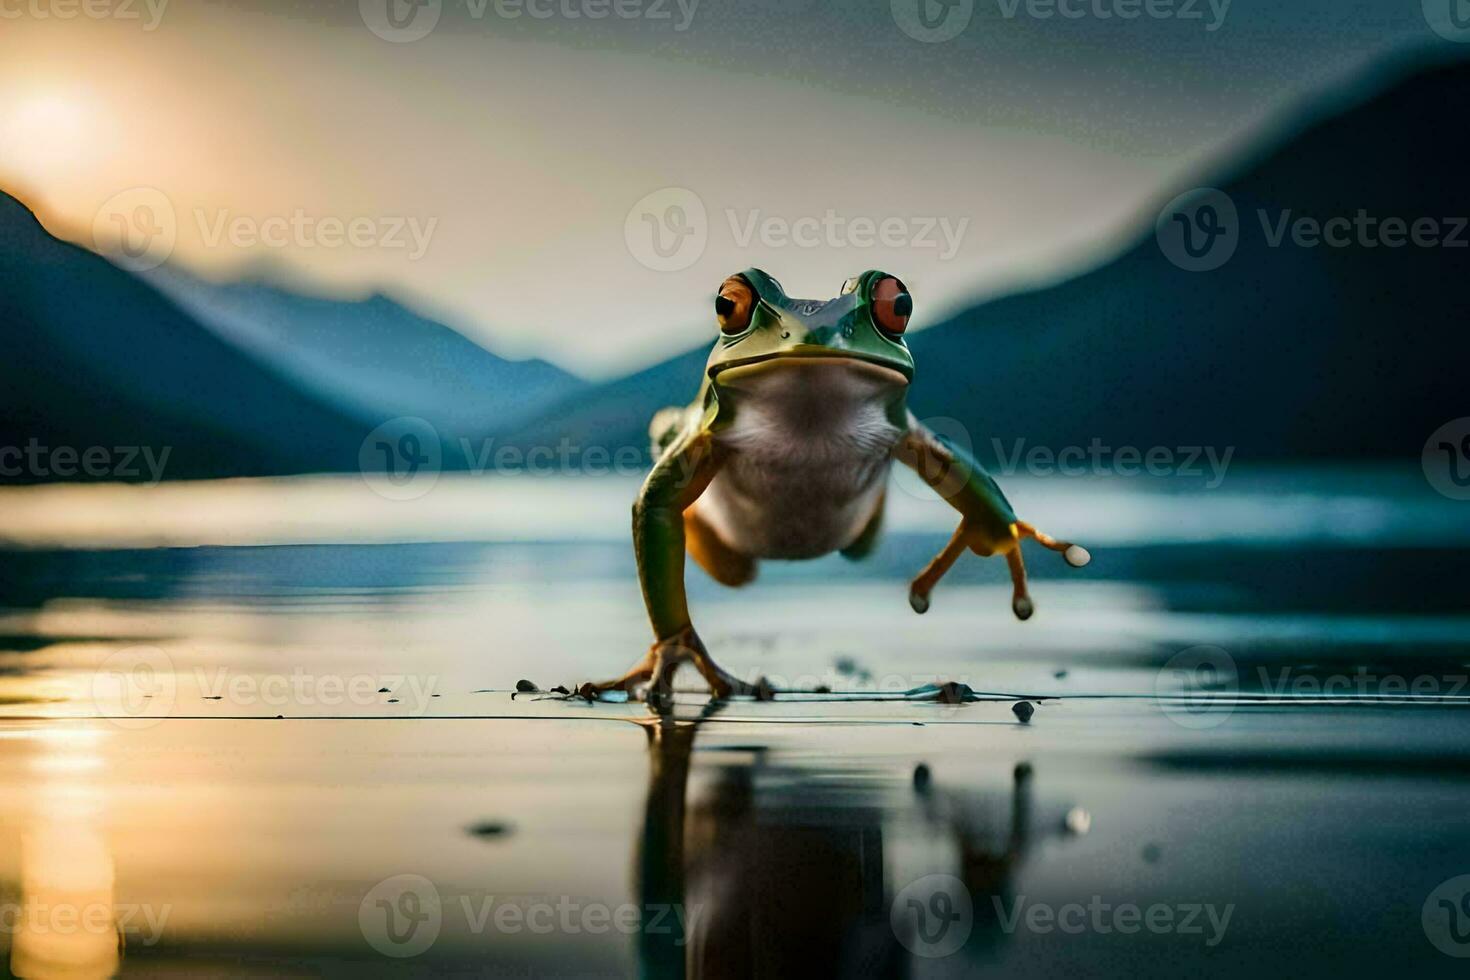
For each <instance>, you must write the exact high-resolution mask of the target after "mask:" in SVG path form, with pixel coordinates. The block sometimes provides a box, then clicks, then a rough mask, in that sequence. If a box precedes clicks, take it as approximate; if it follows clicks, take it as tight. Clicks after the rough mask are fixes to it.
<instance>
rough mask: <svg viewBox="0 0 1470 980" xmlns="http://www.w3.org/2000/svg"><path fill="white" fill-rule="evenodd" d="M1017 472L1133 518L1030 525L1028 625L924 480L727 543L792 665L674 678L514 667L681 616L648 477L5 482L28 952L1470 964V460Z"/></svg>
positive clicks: (108, 962) (9, 876)
mask: <svg viewBox="0 0 1470 980" xmlns="http://www.w3.org/2000/svg"><path fill="white" fill-rule="evenodd" d="M1006 486H1007V489H1008V492H1009V493H1010V495H1011V497H1012V500H1013V502H1014V503H1015V504H1016V505H1017V509H1018V510H1019V511H1021V512H1022V513H1023V515H1025V516H1026V517H1027V518H1028V519H1030V520H1032V521H1034V522H1035V523H1037V524H1038V525H1040V526H1041V527H1043V528H1044V529H1047V530H1050V531H1052V532H1053V533H1056V534H1058V535H1065V536H1069V537H1072V538H1074V539H1076V540H1078V541H1079V542H1081V543H1084V544H1086V545H1088V546H1089V547H1090V548H1091V549H1092V551H1093V555H1094V561H1093V563H1092V565H1090V566H1089V567H1088V568H1086V569H1083V570H1072V569H1069V568H1067V567H1066V566H1065V565H1064V564H1063V563H1062V562H1061V560H1060V559H1059V558H1056V557H1055V556H1053V555H1050V554H1047V553H1042V552H1038V553H1034V554H1032V555H1030V568H1031V572H1032V577H1033V593H1034V596H1035V598H1036V602H1037V607H1038V613H1037V615H1036V617H1035V618H1034V619H1032V620H1031V621H1030V622H1027V623H1024V624H1023V623H1018V622H1016V621H1015V620H1014V619H1013V618H1012V617H1011V614H1010V611H1009V601H1008V597H1009V586H1008V583H1007V579H1006V576H1005V571H1004V567H1003V565H1002V564H1001V563H998V562H994V561H981V560H979V559H973V558H971V559H967V560H962V561H961V563H960V565H959V566H958V567H957V568H956V569H955V571H954V572H952V573H951V576H950V577H949V578H948V579H946V581H945V582H944V583H942V584H941V585H940V586H939V588H938V590H936V592H935V594H934V603H933V608H932V609H931V611H930V612H929V613H928V615H925V616H923V617H920V616H916V615H914V614H913V613H912V611H910V609H909V608H908V604H907V602H906V586H905V583H906V582H907V579H908V578H909V577H910V576H912V575H913V574H914V573H915V572H916V571H917V570H918V569H919V568H920V567H921V566H922V565H923V564H924V563H925V562H926V561H927V560H928V558H929V557H931V555H932V554H933V552H934V551H936V550H937V549H938V548H939V546H940V545H941V544H942V543H943V541H944V539H945V536H946V535H947V534H948V532H949V531H950V530H952V527H953V519H952V517H951V516H950V512H949V510H948V508H947V507H946V506H945V505H943V504H942V503H939V502H936V501H933V500H931V499H929V498H927V497H926V496H925V495H924V494H923V493H922V492H920V491H919V490H917V489H915V488H911V487H907V486H904V485H900V486H898V487H896V488H895V490H894V491H893V493H892V494H891V495H890V496H891V498H892V500H893V502H894V507H893V513H892V515H891V516H892V519H891V521H890V530H891V533H890V534H889V535H888V536H887V537H886V538H885V540H884V542H883V544H882V546H881V547H880V549H879V551H878V553H877V554H876V555H875V556H874V558H873V559H871V560H870V561H868V562H864V563H857V564H854V563H849V562H846V561H844V560H842V559H840V558H833V559H823V560H820V561H817V562H811V563H801V564H787V565H775V564H772V565H767V566H765V567H763V568H762V571H761V576H760V578H759V580H758V581H757V582H756V583H755V584H753V585H752V586H750V587H748V588H747V589H744V590H740V591H731V590H726V589H723V588H721V587H719V586H716V585H714V584H713V583H711V582H709V581H708V580H707V579H705V578H704V576H703V574H702V573H701V572H699V571H698V570H697V569H693V570H691V572H690V576H689V578H690V585H691V596H692V602H693V605H694V610H695V619H696V622H697V623H698V625H699V627H700V630H701V633H702V634H703V636H704V638H705V639H706V641H707V642H708V644H709V645H710V647H711V650H712V652H714V654H715V655H716V657H717V658H719V659H720V660H721V662H722V663H723V664H724V665H725V666H726V667H727V668H729V669H730V670H731V671H732V672H735V673H737V674H741V675H743V676H747V677H751V678H755V677H758V676H765V677H767V678H768V679H770V681H771V682H772V684H773V685H774V686H775V687H777V688H778V689H780V690H782V691H786V692H792V693H783V694H781V695H778V697H777V699H776V700H775V701H774V702H771V703H756V702H749V701H736V702H733V703H731V704H728V705H726V706H725V707H724V708H723V709H722V710H719V711H714V712H710V711H707V710H705V709H704V706H703V702H704V698H703V697H701V696H700V694H699V693H698V692H697V690H695V688H694V685H693V680H694V678H693V676H692V675H691V676H690V677H687V678H684V681H685V682H686V684H687V685H688V688H689V689H688V690H687V691H686V692H685V693H683V694H681V696H680V699H679V704H678V707H677V710H676V712H675V717H674V718H673V719H662V720H661V719H656V718H654V717H653V716H651V715H650V714H649V712H648V711H647V710H646V709H645V708H644V707H643V706H641V705H638V704H596V705H589V704H586V703H583V702H576V701H561V700H553V699H542V700H538V699H536V698H535V697H534V696H532V697H527V696H525V695H522V696H520V697H518V698H516V699H514V700H513V699H512V698H511V695H510V692H511V691H512V690H513V689H514V687H515V684H516V682H517V681H518V680H521V679H529V680H531V681H534V682H535V683H537V684H538V685H539V686H540V687H542V688H550V687H552V686H553V685H557V684H566V685H572V684H575V683H576V682H578V681H582V680H589V679H596V678H600V677H603V676H609V675H612V674H615V673H619V672H621V671H622V670H623V669H624V668H626V667H627V666H628V664H629V663H630V662H632V661H633V660H634V659H636V658H637V657H638V656H639V655H640V654H641V653H642V651H643V649H644V648H645V647H646V644H647V642H648V635H647V625H646V622H645V620H644V617H643V612H642V608H641V603H640V600H639V596H638V587H637V581H636V577H635V572H634V568H633V563H632V557H631V549H630V546H629V543H628V541H627V526H628V516H627V515H628V505H629V503H630V502H631V499H632V496H633V493H634V492H635V489H636V481H633V480H624V479H570V478H563V479H559V480H557V479H539V478H519V479H517V478H505V477H498V478H486V479H468V478H465V479H452V478H449V477H445V478H444V479H442V480H440V481H439V483H438V484H437V485H436V486H434V488H433V489H432V491H431V492H429V493H427V494H426V495H424V496H422V497H419V498H417V499H414V500H406V501H405V500H389V499H386V498H384V497H383V496H380V495H379V494H377V493H375V492H374V491H373V490H372V489H371V488H370V487H368V486H366V485H365V484H364V483H363V481H361V480H359V479H356V478H350V479H349V478H340V479H339V478H331V479H312V480H297V481H238V482H233V481H232V482H225V483H216V484H180V485H165V486H160V487H155V488H118V487H71V488H35V489H20V490H5V491H0V541H3V542H4V543H5V544H6V546H7V547H8V548H9V549H10V550H7V551H4V552H3V553H0V607H3V609H0V947H4V956H3V962H4V964H5V965H6V966H8V969H9V970H10V971H11V973H12V974H14V975H17V976H25V977H77V978H83V977H102V976H108V975H111V974H113V973H122V974H123V975H137V976H172V975H178V976H201V975H225V976H261V975H303V976H321V975H338V974H342V975H354V976H360V975H370V976H376V975H403V974H407V975H415V974H423V975H428V974H437V973H446V972H447V973H453V974H456V975H462V976H481V975H487V976H548V977H550V976H555V977H564V976H626V975H630V974H637V973H640V972H641V973H644V974H646V975H654V976H679V975H688V976H748V975H753V974H754V975H765V976H793V975H804V974H806V973H815V974H817V975H823V974H828V975H842V976H869V975H874V976H891V975H912V976H921V977H927V976H972V975H981V976H984V975H994V976H1007V977H1011V976H1047V977H1054V976H1059V975H1076V976H1084V975H1085V976H1091V975H1099V974H1103V973H1109V974H1111V973H1126V974H1131V975H1140V976H1170V977H1173V976H1178V975H1180V974H1181V973H1183V974H1186V975H1195V976H1235V975H1238V974H1241V973H1249V972H1254V973H1256V974H1258V975H1262V976H1275V975H1280V974H1283V973H1291V974H1293V975H1305V976H1335V977H1340V976H1357V975H1362V976H1382V975H1385V974H1388V973H1390V972H1393V973H1397V974H1403V975H1416V976H1419V975H1427V976H1440V975H1444V976H1449V975H1462V974H1463V972H1464V969H1465V963H1466V961H1465V960H1464V959H1462V958H1460V957H1465V956H1467V955H1470V899H1467V898H1466V895H1467V894H1470V877H1467V878H1464V879H1460V878H1459V876H1462V875H1467V876H1470V682H1467V679H1466V678H1467V675H1470V666H1467V664H1470V596H1467V583H1470V575H1467V572H1470V552H1467V550H1466V546H1467V544H1470V504H1466V503H1457V502H1454V501H1449V500H1446V499H1444V498H1442V497H1440V496H1438V495H1436V494H1435V493H1434V492H1433V491H1432V490H1431V489H1430V488H1429V486H1428V484H1427V483H1426V482H1425V481H1424V479H1423V476H1422V474H1420V473H1419V472H1418V470H1417V467H1415V466H1413V465H1410V466H1407V467H1403V468H1398V469H1393V468H1357V469H1300V468H1297V469H1272V470H1265V469H1256V470H1247V469H1245V468H1243V467H1234V468H1232V469H1231V470H1230V472H1229V474H1228V476H1227V477H1226V479H1225V480H1224V482H1223V483H1222V484H1221V485H1220V486H1219V487H1217V488H1213V489H1210V488H1206V487H1205V486H1204V481H1203V480H1186V479H1178V480H1171V479H1157V478H1155V479H1150V478H1136V479H1123V478H1111V479H1105V478H1089V479H1085V480H1057V479H1052V480H1041V479H1030V480H1028V479H1010V480H1007V481H1006ZM945 681H955V682H958V683H961V684H964V685H968V687H969V688H970V689H971V690H972V691H973V692H975V694H974V696H973V698H971V699H970V700H968V701H967V703H961V704H951V703H941V702H940V701H937V700H935V699H934V698H933V697H932V690H933V689H932V686H931V685H934V684H936V683H941V682H945ZM823 691H830V693H819V692H823ZM1018 701H1026V702H1027V703H1029V704H1031V705H1032V706H1033V707H1034V715H1033V716H1032V717H1031V718H1030V720H1029V722H1025V723H1023V722H1022V721H1021V720H1020V718H1019V717H1018V716H1017V714H1016V711H1015V708H1014V706H1015V705H1016V704H1017V702H1018ZM1457 879H1458V880H1457ZM120 935H121V936H122V938H123V940H124V941H123V942H122V943H119V940H118V937H119V936H120Z"/></svg>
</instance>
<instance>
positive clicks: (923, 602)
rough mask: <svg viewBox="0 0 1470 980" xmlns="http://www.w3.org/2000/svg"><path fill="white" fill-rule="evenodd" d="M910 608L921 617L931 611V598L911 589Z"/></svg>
mask: <svg viewBox="0 0 1470 980" xmlns="http://www.w3.org/2000/svg"><path fill="white" fill-rule="evenodd" d="M909 608H910V609H912V610H913V611H914V612H916V613H918V614H919V615H920V616H922V615H924V614H925V613H926V612H928V611H929V597H928V596H927V595H923V594H921V593H919V592H918V591H916V590H914V589H909Z"/></svg>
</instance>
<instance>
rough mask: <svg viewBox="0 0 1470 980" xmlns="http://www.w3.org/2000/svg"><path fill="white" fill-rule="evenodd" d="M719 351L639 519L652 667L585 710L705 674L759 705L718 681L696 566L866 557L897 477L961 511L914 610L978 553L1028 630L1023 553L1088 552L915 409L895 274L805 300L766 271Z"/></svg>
mask: <svg viewBox="0 0 1470 980" xmlns="http://www.w3.org/2000/svg"><path fill="white" fill-rule="evenodd" d="M714 307H715V310H714V312H715V321H716V323H717V325H718V327H719V338H718V339H717V340H716V342H715V346H714V350H713V351H712V352H711V354H710V357H709V362H708V363H707V364H706V366H705V370H704V378H703V380H702V382H701V384H700V389H699V396H698V397H697V398H696V399H695V400H694V402H693V403H692V404H690V405H688V406H686V407H681V408H666V409H664V410H662V411H660V412H659V413H658V414H657V415H656V416H655V417H654V420H653V424H652V426H651V427H650V435H651V437H652V439H653V444H654V446H653V449H654V455H655V457H656V458H657V462H656V463H655V464H654V466H653V469H652V471H651V472H650V473H649V475H648V478H647V479H646V480H645V481H644V483H643V488H642V490H641V491H640V492H639V494H638V499H637V501H636V503H635V504H634V505H633V547H634V551H635V553H636V556H637V562H638V576H639V580H640V583H641V585H642V588H643V600H644V604H645V605H646V606H647V609H648V617H649V620H650V622H651V623H652V626H653V634H654V643H653V645H652V647H650V648H649V651H648V653H647V655H646V656H645V657H644V658H643V659H642V660H640V661H639V662H638V663H637V664H635V665H634V666H633V668H632V669H631V670H629V671H628V672H627V673H626V674H624V675H623V676H621V677H619V678H616V679H614V680H610V681H606V682H603V683H601V684H585V685H583V686H582V688H581V693H582V694H583V695H584V696H586V697H589V698H597V697H598V696H599V695H601V694H603V693H605V692H608V691H613V690H620V691H626V692H629V693H631V692H633V691H635V690H636V689H639V688H644V687H646V689H647V691H648V695H649V698H650V700H654V699H666V698H667V697H669V695H670V694H671V693H672V687H671V685H672V680H673V675H674V672H675V671H676V670H677V669H678V667H679V666H680V665H681V664H684V663H686V662H687V663H692V664H693V665H694V666H695V668H696V669H697V670H698V671H699V672H700V674H701V675H703V677H704V679H705V681H706V682H707V683H708V684H709V688H710V692H711V694H712V695H713V697H714V698H716V699H723V698H727V697H729V696H730V695H732V694H745V695H754V694H757V693H763V691H761V689H760V688H759V687H758V686H757V685H752V684H749V683H746V682H745V681H742V680H740V679H738V678H736V677H734V676H733V675H731V674H729V673H727V672H726V671H725V670H723V669H721V668H720V667H719V666H718V665H717V664H716V663H715V662H714V660H713V659H712V658H711V657H710V655H709V652H708V651H707V650H706V649H705V646H704V644H703V642H701V640H700V638H699V634H698V633H696V632H695V629H694V624H693V622H692V621H691V620H690V617H689V603H688V600H687V598H686V596H685V591H684V556H685V554H686V553H687V554H688V555H690V556H692V557H693V559H694V561H695V562H696V563H698V564H699V566H700V567H701V568H703V569H704V570H705V571H706V572H707V573H709V575H710V576H711V577H712V578H714V579H715V580H716V581H717V582H720V583H723V584H724V585H727V586H741V585H745V584H747V583H748V582H750V581H751V580H752V579H754V578H755V574H756V565H757V562H759V561H760V560H762V559H768V558H769V559H787V560H800V559H807V558H816V557H819V556H822V555H827V554H830V553H832V552H834V551H836V552H841V553H842V554H843V555H844V556H845V557H847V558H850V559H854V560H856V559H860V558H863V557H864V556H866V555H868V554H869V553H870V552H871V551H872V550H873V548H874V546H875V545H876V543H877V540H878V534H879V530H880V528H881V526H882V522H883V506H884V493H885V490H886V488H887V486H888V476H889V470H890V467H891V466H892V463H893V462H894V461H895V460H897V461H898V462H900V463H903V464H904V465H905V466H908V467H911V468H912V469H913V470H914V472H916V473H917V474H918V475H919V477H920V478H921V479H922V480H923V481H924V482H925V483H926V484H928V485H929V486H931V487H932V488H933V489H934V490H935V492H936V493H938V494H939V495H940V496H941V497H943V498H944V499H945V500H947V501H948V502H949V503H950V505H951V506H953V507H954V509H955V510H956V511H958V512H959V515H960V521H959V527H958V528H957V529H956V530H955V532H954V535H953V536H952V537H951V538H950V540H949V543H948V544H946V545H945V547H944V548H943V550H941V551H940V552H939V554H938V555H937V556H936V557H935V558H934V560H933V561H931V562H930V563H929V564H928V566H927V567H925V568H924V569H923V571H921V572H920V573H919V574H918V576H917V577H916V578H915V579H914V580H913V581H912V583H911V584H910V586H909V605H910V606H911V607H912V608H913V610H914V611H915V612H917V613H923V612H925V611H926V610H927V609H928V608H929V602H930V592H931V591H932V590H933V588H934V586H935V584H936V583H938V581H939V580H940V578H941V577H942V576H943V575H944V573H945V572H946V571H948V570H949V568H950V567H951V566H952V565H953V564H954V563H955V561H956V560H957V559H958V558H959V557H960V555H961V554H963V553H964V552H965V551H966V550H968V551H972V552H974V553H975V554H977V555H981V556H990V555H1001V556H1004V558H1005V560H1006V562H1007V564H1008V565H1009V567H1010V573H1011V582H1012V586H1013V591H1012V598H1011V609H1012V611H1013V612H1014V613H1015V615H1016V617H1017V618H1019V619H1022V620H1025V619H1029V618H1030V617H1031V614H1032V613H1033V612H1034V610H1035V606H1034V605H1033V603H1032V601H1031V597H1030V595H1029V594H1028V592H1027V589H1026V565H1025V562H1024V561H1023V560H1022V557H1021V542H1022V541H1023V540H1025V539H1028V538H1029V539H1031V540H1033V541H1035V542H1037V543H1038V544H1040V545H1041V546H1042V547H1045V548H1049V549H1051V550H1052V551H1056V552H1060V553H1061V554H1062V555H1063V557H1064V558H1065V559H1066V561H1067V562H1068V564H1070V565H1072V566H1074V567H1081V566H1082V565H1085V564H1087V562H1088V561H1089V557H1090V556H1089V555H1088V553H1087V551H1086V549H1084V548H1082V547H1080V546H1078V545H1074V544H1070V543H1068V542H1066V541H1058V540H1056V539H1055V538H1052V537H1051V536H1049V535H1047V534H1044V533H1043V532H1041V531H1039V530H1037V529H1036V528H1035V527H1033V526H1032V525H1030V524H1028V523H1026V522H1025V521H1022V520H1019V519H1018V518H1017V517H1016V514H1015V512H1014V511H1013V510H1012V509H1011V505H1010V504H1009V503H1008V502H1007V501H1006V498H1005V495H1004V494H1003V493H1001V490H1000V487H999V486H997V485H996V482H995V481H994V480H993V479H992V478H991V477H990V475H989V474H987V473H986V472H985V470H984V469H983V468H981V466H980V464H979V463H978V462H976V461H975V459H974V458H973V457H972V456H971V455H970V454H969V453H968V452H966V451H965V450H964V449H963V448H962V447H960V446H957V445H955V444H954V443H952V442H950V441H949V440H946V439H944V438H942V437H940V436H938V435H936V434H935V433H934V432H932V431H930V430H929V429H927V428H926V427H925V426H924V425H922V424H921V423H920V422H919V420H918V419H916V418H915V417H914V415H913V413H912V412H910V411H909V410H908V407H907V403H906V402H907V394H908V388H909V384H910V383H911V382H912V381H913V379H914V360H913V356H912V355H911V354H910V353H909V348H908V345H907V344H906V343H905V342H904V331H905V329H906V328H907V327H908V323H909V319H910V317H911V316H912V315H913V298H912V296H911V295H910V293H909V290H908V287H906V286H905V285H904V284H903V282H902V281H901V280H900V279H898V278H897V277H896V276H893V275H890V274H889V273H886V272H882V271H879V270H870V271H868V272H865V273H863V274H862V275H860V276H856V277H854V278H852V279H849V280H847V281H846V282H845V283H844V284H843V286H842V291H841V292H840V293H839V294H838V296H837V297H836V298H835V299H829V300H808V299H793V298H791V297H789V296H787V295H786V291H785V290H784V289H783V288H782V287H781V284H780V283H779V282H777V281H776V280H775V279H774V278H772V277H771V276H770V275H768V274H766V273H765V272H762V271H761V270H760V269H747V270H746V271H744V272H742V273H739V274H737V275H733V276H730V277H729V278H728V279H726V280H725V281H724V283H723V284H722V285H721V286H720V290H719V293H718V294H717V295H716V297H715V303H714Z"/></svg>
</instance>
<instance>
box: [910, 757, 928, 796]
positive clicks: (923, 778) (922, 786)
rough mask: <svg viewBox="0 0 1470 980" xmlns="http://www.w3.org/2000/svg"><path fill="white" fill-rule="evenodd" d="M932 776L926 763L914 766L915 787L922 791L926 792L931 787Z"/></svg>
mask: <svg viewBox="0 0 1470 980" xmlns="http://www.w3.org/2000/svg"><path fill="white" fill-rule="evenodd" d="M932 778H933V777H932V776H931V775H930V773H929V767H928V766H926V765H925V764H924V763H922V762H921V763H919V764H918V765H917V766H914V789H916V790H918V791H919V792H920V793H923V792H925V791H926V790H928V789H929V783H930V780H931V779H932Z"/></svg>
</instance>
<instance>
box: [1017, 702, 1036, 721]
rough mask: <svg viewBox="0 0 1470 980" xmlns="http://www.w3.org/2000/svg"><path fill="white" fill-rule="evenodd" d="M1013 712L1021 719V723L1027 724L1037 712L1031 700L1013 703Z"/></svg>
mask: <svg viewBox="0 0 1470 980" xmlns="http://www.w3.org/2000/svg"><path fill="white" fill-rule="evenodd" d="M1011 712H1012V713H1013V714H1015V716H1016V717H1017V718H1019V719H1021V724H1023V725H1025V724H1027V723H1028V722H1030V721H1031V716H1032V715H1034V714H1036V709H1035V708H1034V707H1032V705H1031V702H1030V701H1017V702H1016V703H1015V704H1013V705H1011Z"/></svg>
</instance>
